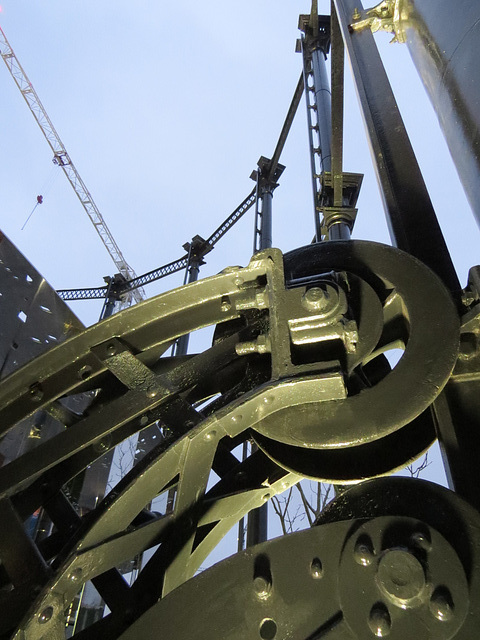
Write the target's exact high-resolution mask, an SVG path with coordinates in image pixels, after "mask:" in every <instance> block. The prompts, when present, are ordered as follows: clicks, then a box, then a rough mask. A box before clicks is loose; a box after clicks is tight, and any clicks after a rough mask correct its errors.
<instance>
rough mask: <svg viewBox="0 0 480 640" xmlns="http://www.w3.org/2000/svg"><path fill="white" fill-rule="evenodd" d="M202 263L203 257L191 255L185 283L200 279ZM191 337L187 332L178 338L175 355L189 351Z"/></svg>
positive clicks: (185, 353) (184, 354) (182, 354)
mask: <svg viewBox="0 0 480 640" xmlns="http://www.w3.org/2000/svg"><path fill="white" fill-rule="evenodd" d="M200 264H202V259H201V258H200V259H198V258H196V257H194V256H192V255H190V256H189V259H188V265H187V274H188V277H187V281H186V282H184V284H190V283H191V282H196V281H197V280H198V274H199V272H200ZM189 339H190V334H189V333H186V334H185V335H184V336H180V338H178V340H177V342H176V345H175V351H174V355H175V356H186V355H187V351H188V342H189Z"/></svg>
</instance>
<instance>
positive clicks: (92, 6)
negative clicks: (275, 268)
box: [0, 0, 479, 324]
mask: <svg viewBox="0 0 480 640" xmlns="http://www.w3.org/2000/svg"><path fill="white" fill-rule="evenodd" d="M0 4H1V7H2V8H1V12H0V24H1V26H2V28H3V29H4V31H5V33H6V36H7V38H8V39H9V41H10V44H11V45H12V47H13V49H14V51H15V53H16V54H17V56H18V58H19V60H20V62H21V64H22V65H23V67H24V69H25V71H26V73H27V75H28V76H29V77H30V80H31V82H32V84H33V85H34V87H35V89H36V91H37V93H38V94H39V96H40V98H41V100H42V102H43V104H44V106H45V108H46V110H47V112H48V114H49V115H50V118H51V120H52V121H53V123H54V125H55V127H56V129H57V131H58V133H59V134H60V137H61V138H62V140H63V142H64V144H65V146H66V148H67V150H68V152H69V154H70V156H71V158H72V160H73V162H74V163H75V165H76V167H77V169H78V170H79V172H80V174H81V176H82V177H83V179H84V181H85V182H86V184H87V186H88V188H89V189H90V191H91V193H92V195H93V197H94V199H95V201H96V203H97V205H98V207H99V209H100V211H101V212H102V214H103V216H104V218H105V221H106V223H107V225H108V226H109V228H110V230H111V231H112V233H113V235H114V237H115V238H116V240H117V243H118V244H119V246H120V248H121V249H122V251H123V253H124V255H125V257H126V259H127V261H128V262H129V264H130V265H131V266H132V267H133V268H134V269H135V271H136V273H137V274H142V273H144V272H146V271H150V270H151V269H154V268H156V267H158V266H160V265H163V264H165V263H167V262H170V261H171V260H174V259H176V258H178V257H181V256H182V255H183V253H184V251H183V249H182V245H183V244H184V243H185V242H187V241H189V240H190V239H191V238H192V236H194V235H195V234H200V235H202V236H203V237H205V238H206V237H208V236H209V235H210V233H211V232H212V231H213V230H214V229H215V228H216V227H217V226H218V225H219V224H220V222H221V221H222V220H223V219H224V218H226V217H227V216H228V214H229V213H230V212H231V211H232V210H233V209H234V208H235V207H236V206H237V205H238V204H239V203H240V202H241V201H242V200H243V199H244V197H245V196H246V195H247V194H248V193H249V192H250V190H251V189H252V187H253V182H252V181H251V180H250V179H249V176H250V173H251V171H252V169H254V168H255V166H256V162H257V160H258V158H259V157H260V156H261V155H266V156H271V154H272V153H273V149H274V147H275V144H276V141H277V138H278V134H279V132H280V129H281V126H282V124H283V121H284V118H285V115H286V112H287V109H288V106H289V104H290V100H291V98H292V95H293V91H294V89H295V86H296V83H297V80H298V77H299V74H300V71H301V58H300V55H299V54H295V53H294V50H295V40H296V38H297V37H298V35H299V34H298V30H297V22H298V15H299V14H300V13H308V11H309V9H310V7H309V4H308V3H307V2H296V3H294V2H291V1H289V2H287V1H286V0H283V1H282V2H278V0H262V1H261V2H259V1H258V0H244V1H243V2H241V3H234V4H231V3H230V4H229V3H225V2H220V0H209V1H208V2H203V3H199V2H196V1H192V0H185V1H184V2H180V3H173V2H165V1H160V2H159V1H158V0H137V1H136V2H131V1H130V2H126V1H125V0H115V1H113V0H102V2H98V1H97V0H83V1H82V2H65V0H0ZM329 7H330V2H327V1H325V0H323V1H322V0H319V10H320V12H324V13H328V12H329ZM389 39H390V37H389V36H388V35H386V34H379V35H378V36H377V42H378V43H379V45H380V47H381V51H382V55H383V56H384V60H385V64H386V66H387V70H388V72H389V74H390V77H391V81H392V83H393V87H394V90H395V92H396V96H397V100H398V102H399V106H400V110H401V113H402V115H403V116H404V119H405V122H406V124H407V127H408V130H409V132H410V134H411V136H412V142H413V146H414V148H415V151H416V153H417V156H418V159H419V162H420V164H421V167H422V169H423V171H424V177H425V180H426V182H427V186H428V187H429V190H430V194H431V197H432V200H433V202H434V205H435V207H436V210H437V214H438V216H439V219H440V222H441V225H442V227H443V229H444V232H445V234H446V238H447V242H448V244H449V247H450V249H451V252H452V255H453V259H454V262H455V264H456V266H457V269H458V272H459V277H460V280H461V282H462V283H465V282H466V277H467V272H468V268H469V267H470V266H472V265H474V264H477V263H478V262H479V249H478V247H479V243H478V240H479V235H478V229H477V227H476V225H475V223H474V220H473V216H472V214H471V212H470V210H469V207H468V204H467V203H466V200H465V197H464V195H463V191H462V190H461V187H460V186H459V183H458V179H457V177H456V172H455V169H454V167H453V165H452V163H451V161H450V159H449V154H448V150H447V148H446V145H445V143H444V142H443V139H442V138H441V136H440V135H439V133H438V127H437V122H436V116H435V114H434V112H433V110H432V109H431V107H430V105H429V103H428V100H427V98H426V97H425V95H424V92H423V89H422V86H421V83H420V81H419V79H418V78H417V76H416V72H415V70H414V68H413V66H412V64H411V62H410V58H409V54H408V50H407V48H406V46H405V45H398V44H396V45H388V41H389ZM348 76H349V72H348V70H347V77H348ZM0 100H1V103H0V104H1V111H0V114H1V115H0V135H1V140H2V152H1V154H0V192H1V204H0V228H1V229H2V230H3V231H4V232H5V233H6V235H8V236H9V237H10V239H11V240H12V241H13V242H14V243H15V244H16V245H17V246H18V247H19V249H20V250H21V251H22V252H23V253H24V254H25V255H26V256H27V257H28V258H29V259H30V261H31V262H32V263H33V264H34V266H35V267H36V268H37V269H38V270H39V271H40V272H41V273H42V274H43V275H44V276H45V277H46V278H47V279H48V280H49V281H50V283H51V284H52V286H53V287H55V288H57V289H60V288H73V287H82V286H101V285H102V284H103V280H102V277H103V276H105V275H109V274H110V275H111V274H113V273H114V270H115V269H114V266H113V263H112V262H111V260H110V258H109V256H108V255H107V252H106V250H105V249H104V247H103V244H102V243H101V241H100V239H99V238H98V237H97V235H96V233H95V231H94V229H93V226H92V225H91V223H90V221H89V220H88V218H87V216H86V214H85V213H84V211H83V209H82V207H81V205H80V203H79V202H78V200H77V198H76V196H75V194H74V193H73V190H72V189H71V187H70V185H69V184H68V183H67V181H66V179H65V177H64V176H63V174H61V172H60V170H59V169H55V168H53V164H52V154H51V151H50V148H49V147H48V145H47V143H46V141H45V140H44V138H43V135H42V134H41V132H40V130H39V128H38V126H37V124H36V123H35V121H34V119H33V117H32V115H31V113H30V111H29V109H28V108H27V106H26V104H25V103H24V101H23V98H22V97H21V95H20V93H19V91H18V89H17V88H16V86H15V85H14V83H13V80H12V78H11V77H10V74H9V73H8V71H7V69H6V67H5V66H4V65H3V63H1V66H0ZM345 102H346V105H345V111H346V124H345V135H346V139H345V163H344V165H345V170H347V171H353V172H363V173H365V179H364V184H363V187H362V193H361V196H360V199H359V202H358V208H359V213H358V219H357V225H356V228H355V232H354V237H357V238H364V239H371V240H377V241H383V242H389V238H388V233H387V229H386V224H385V221H384V217H383V211H382V206H381V202H380V198H379V195H378V190H377V186H376V181H375V177H374V174H373V169H372V165H371V160H370V156H369V151H368V145H367V143H366V139H365V135H364V129H363V124H362V121H361V118H360V115H359V112H358V108H357V102H356V96H355V93H354V90H353V88H352V85H351V82H350V81H348V83H347V86H346V95H345ZM281 162H282V163H283V164H285V165H286V167H287V168H286V170H285V172H284V174H283V176H282V178H281V185H280V187H279V188H278V189H277V191H276V192H275V197H274V246H278V247H279V248H281V249H282V250H284V251H287V250H289V249H293V248H295V247H297V246H300V245H303V244H308V243H309V242H310V240H311V238H312V236H313V214H312V195H311V183H310V177H309V159H308V144H307V130H306V117H305V105H304V103H303V101H302V103H301V105H300V108H299V111H298V114H297V118H296V120H295V123H294V126H293V128H292V131H291V133H290V137H289V140H288V142H287V145H286V148H285V152H284V156H283V157H282V158H281ZM52 172H53V173H52ZM55 172H57V173H58V174H59V175H57V176H56V178H55V180H54V181H53V185H52V186H51V188H50V189H49V190H45V185H46V184H48V183H49V182H50V181H51V179H52V178H53V176H54V174H55ZM39 194H41V195H43V196H44V203H43V204H42V205H41V206H39V207H38V208H37V210H36V211H35V213H34V215H33V217H32V219H31V220H30V222H29V223H28V225H27V226H26V228H25V230H24V231H21V230H20V229H21V227H22V225H23V223H24V221H25V219H26V218H27V216H28V215H29V213H30V212H31V210H32V208H33V206H34V205H35V202H36V197H37V195H39ZM425 241H426V242H428V238H425ZM252 242H253V210H251V211H250V212H249V213H248V214H246V216H245V217H244V219H243V220H242V221H241V222H240V223H238V225H237V228H236V229H235V230H234V231H231V232H229V234H227V236H226V237H225V238H224V239H223V240H222V241H220V243H219V244H218V245H217V247H216V248H215V250H214V251H213V252H212V253H211V254H210V255H209V256H207V261H208V264H207V265H206V266H205V267H203V268H202V270H201V275H203V276H207V275H211V274H214V273H217V272H218V271H220V270H221V269H223V268H224V267H226V266H228V265H232V264H243V265H244V264H246V263H247V262H248V260H249V258H250V255H251V252H252ZM182 280H183V274H177V275H175V276H171V277H170V278H167V279H165V280H163V281H162V282H161V283H159V284H157V285H150V286H149V287H148V288H147V289H146V291H147V294H148V295H154V294H155V293H158V292H159V291H161V290H164V289H166V288H172V287H174V286H178V285H180V284H181V282H182ZM73 305H75V306H73ZM73 305H72V306H73V308H74V311H75V312H76V313H77V314H78V315H79V317H80V318H81V319H82V320H83V321H84V322H85V323H87V324H90V323H92V322H94V321H95V320H96V319H97V318H98V314H99V313H100V310H101V305H99V303H98V302H94V303H85V302H78V303H73Z"/></svg>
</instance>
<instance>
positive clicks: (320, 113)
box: [312, 48, 332, 171]
mask: <svg viewBox="0 0 480 640" xmlns="http://www.w3.org/2000/svg"><path fill="white" fill-rule="evenodd" d="M312 70H313V79H314V83H315V102H316V105H317V125H318V137H319V139H320V149H321V162H322V171H331V170H332V152H331V146H332V112H331V108H332V96H331V92H330V82H329V80H328V75H327V65H326V60H325V52H324V51H323V50H322V49H321V48H319V49H315V51H313V52H312Z"/></svg>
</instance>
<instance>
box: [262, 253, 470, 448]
mask: <svg viewBox="0 0 480 640" xmlns="http://www.w3.org/2000/svg"><path fill="white" fill-rule="evenodd" d="M332 269H334V270H339V271H340V270H343V271H347V272H349V273H353V274H355V275H356V276H358V277H360V278H362V279H364V280H365V281H366V282H367V283H368V284H369V285H370V286H372V287H373V289H374V290H375V291H376V292H377V295H379V296H380V297H381V298H383V300H388V299H389V292H392V291H394V292H395V295H396V300H397V306H398V307H399V308H401V309H402V310H403V311H402V314H403V315H402V322H403V325H404V328H405V329H406V330H407V332H408V338H407V339H406V349H405V353H404V355H403V357H402V358H401V359H400V361H399V362H398V364H397V365H396V366H395V368H394V369H393V370H392V371H391V373H389V374H388V375H387V376H386V377H385V378H383V379H382V380H381V381H380V382H378V383H377V384H376V385H375V386H373V387H371V388H367V389H364V390H362V391H361V392H360V393H357V394H356V395H353V396H349V397H347V398H346V399H340V400H331V401H323V402H322V401H319V402H310V403H307V404H305V405H304V406H303V407H302V411H301V413H299V415H298V419H296V421H295V425H292V422H291V420H290V416H289V414H288V412H282V411H279V412H275V413H274V414H272V415H271V416H267V417H265V419H263V420H262V423H261V424H258V425H256V426H255V429H256V430H257V431H258V432H259V433H261V434H262V435H264V436H266V437H268V438H270V439H273V440H278V441H280V442H282V443H284V444H287V445H293V446H297V447H306V448H314V449H322V448H340V447H351V446H356V445H359V444H365V443H367V442H372V441H374V440H378V439H381V438H384V437H385V436H387V435H389V434H391V433H393V432H394V431H395V430H397V429H400V428H401V427H403V426H405V425H406V424H408V423H410V422H411V421H412V420H413V419H414V418H415V417H417V416H418V415H419V414H420V413H421V412H422V411H424V410H425V409H426V408H427V407H428V406H429V405H430V404H431V403H432V402H433V400H434V399H435V398H436V397H437V396H438V394H439V393H440V391H441V389H442V388H443V387H444V385H445V384H446V382H447V380H448V378H449V376H450V374H451V372H452V369H453V366H454V364H455V361H456V358H457V354H458V342H459V319H458V314H457V311H456V309H455V306H454V304H453V301H452V299H451V297H450V294H449V292H448V291H447V290H446V288H445V287H444V285H443V284H442V282H441V281H440V280H439V278H438V277H437V276H436V275H435V274H434V273H433V272H432V271H431V270H430V269H428V267H426V266H425V265H424V264H423V263H421V262H420V261H418V260H416V259H415V258H413V257H412V256H410V255H408V254H406V253H404V252H403V251H400V250H399V249H396V248H393V247H389V246H386V245H381V244H377V243H373V242H365V241H349V242H341V241H339V242H335V243H325V244H321V245H310V246H308V247H303V248H302V249H297V250H296V251H292V252H291V253H289V254H286V255H285V275H286V279H287V280H295V279H298V278H304V277H306V276H310V275H312V274H315V273H322V272H324V271H327V270H332ZM390 299H391V297H390ZM388 314H389V309H385V315H386V318H388ZM394 324H395V323H394V322H393V323H390V326H388V327H386V329H388V331H390V330H391V329H392V327H393V325H394ZM401 338H402V339H404V336H401ZM439 345H441V348H439ZM319 385H321V382H320V381H319ZM319 390H320V389H319Z"/></svg>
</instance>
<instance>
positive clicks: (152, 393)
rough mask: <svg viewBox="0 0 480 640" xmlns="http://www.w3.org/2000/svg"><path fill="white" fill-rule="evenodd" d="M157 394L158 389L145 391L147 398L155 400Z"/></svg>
mask: <svg viewBox="0 0 480 640" xmlns="http://www.w3.org/2000/svg"><path fill="white" fill-rule="evenodd" d="M157 394H158V388H157V387H148V389H147V394H146V395H147V398H155V396H156V395H157Z"/></svg>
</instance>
